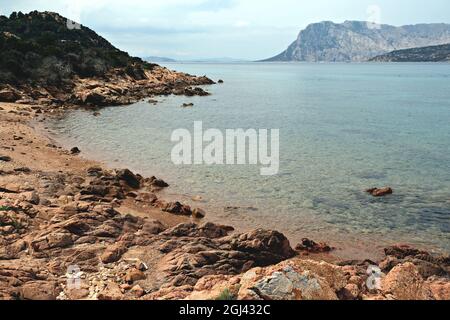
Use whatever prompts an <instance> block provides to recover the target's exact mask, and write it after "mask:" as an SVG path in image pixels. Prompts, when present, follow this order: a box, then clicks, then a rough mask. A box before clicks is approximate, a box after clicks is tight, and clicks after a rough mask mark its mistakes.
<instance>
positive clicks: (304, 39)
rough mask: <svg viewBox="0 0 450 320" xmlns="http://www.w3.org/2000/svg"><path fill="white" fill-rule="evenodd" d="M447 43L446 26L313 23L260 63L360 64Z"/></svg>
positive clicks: (448, 31)
mask: <svg viewBox="0 0 450 320" xmlns="http://www.w3.org/2000/svg"><path fill="white" fill-rule="evenodd" d="M447 43H450V25H449V24H443V23H441V24H417V25H408V26H402V27H394V26H390V25H377V26H375V28H374V27H373V25H370V24H369V23H367V22H363V21H346V22H344V23H342V24H337V23H333V22H330V21H325V22H320V23H314V24H311V25H309V26H308V27H307V28H306V29H305V30H303V31H301V32H300V34H299V36H298V38H297V40H296V41H295V42H294V43H292V44H291V45H290V46H289V47H288V49H287V50H285V51H283V52H282V53H280V54H279V55H277V56H275V57H273V58H270V59H267V60H263V61H309V62H320V61H330V62H361V61H367V60H369V59H371V58H373V57H376V56H378V55H382V54H385V53H388V52H391V51H394V50H401V49H410V48H416V47H426V46H434V45H442V44H447Z"/></svg>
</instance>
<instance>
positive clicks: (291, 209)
mask: <svg viewBox="0 0 450 320" xmlns="http://www.w3.org/2000/svg"><path fill="white" fill-rule="evenodd" d="M164 66H165V67H167V68H170V69H174V70H177V71H182V72H186V73H189V74H195V75H206V76H208V77H210V78H212V79H213V80H216V81H217V80H219V79H222V80H223V81H224V83H223V84H216V85H211V86H205V87H204V89H205V90H207V91H208V92H210V93H211V95H209V96H206V97H185V96H165V97H154V99H156V100H158V103H156V104H154V103H149V102H148V101H147V100H148V99H146V100H143V101H141V102H138V103H136V104H133V105H129V106H123V107H107V108H104V109H102V110H101V111H100V115H99V116H94V115H93V112H92V111H90V110H75V111H71V112H68V113H67V114H66V116H65V117H64V118H63V119H60V120H49V121H50V122H49V123H48V124H47V125H48V126H49V128H50V131H51V133H52V135H54V136H55V137H57V139H58V140H59V141H60V142H61V143H63V144H64V145H65V146H67V147H73V146H77V147H79V148H80V149H81V150H82V154H83V155H84V156H87V157H89V158H93V159H96V160H99V161H102V162H104V163H106V164H107V165H110V166H111V167H127V168H130V169H133V170H135V171H137V172H139V173H141V174H143V175H145V176H152V175H155V176H158V177H160V178H163V179H164V180H165V181H166V182H168V183H169V184H170V188H169V189H167V190H166V191H164V196H165V197H167V198H169V199H174V200H179V201H181V202H183V203H187V204H190V205H191V206H193V207H199V208H203V209H204V210H205V211H206V219H207V220H208V221H213V222H217V223H225V224H230V225H233V226H234V227H236V229H237V230H238V231H242V232H245V231H247V230H251V229H255V228H265V229H274V230H278V231H280V232H283V233H284V234H285V235H286V236H287V237H288V238H289V240H290V241H291V245H292V246H295V245H296V244H297V243H299V242H300V241H301V240H302V239H303V238H310V239H313V240H315V241H317V242H319V241H324V242H327V243H329V244H330V245H332V246H334V247H336V248H337V250H336V253H335V254H336V255H337V256H339V257H341V258H349V259H353V258H361V257H367V258H370V257H377V256H379V255H380V254H381V253H382V248H383V247H385V246H388V245H392V244H398V243H402V244H410V245H414V246H417V247H420V248H424V249H427V250H430V251H433V252H434V251H435V252H441V253H442V252H443V253H449V252H450V64H448V63H447V64H444V63H443V64H440V63H437V64H426V63H423V64H422V63H403V64H395V63H361V64H346V63H322V64H319V63H315V64H310V63H226V64H225V63H224V64H212V63H170V64H165V65H164ZM184 103H193V104H194V105H193V106H192V107H182V105H183V104H184ZM196 121H201V122H202V124H203V129H204V130H206V129H209V128H213V129H219V130H220V131H221V132H225V130H227V129H245V130H248V129H255V130H259V129H269V130H270V129H278V130H279V157H280V161H279V172H278V174H276V175H272V176H262V175H261V174H260V168H261V166H259V165H250V164H247V165H206V164H197V165H195V164H192V165H176V164H174V163H173V161H172V157H171V153H172V149H173V147H174V146H175V143H174V142H173V141H171V136H172V133H173V132H174V130H177V129H181V128H182V129H187V130H189V131H191V132H193V128H194V122H196ZM385 186H389V187H391V188H393V190H394V193H393V194H392V195H389V196H386V197H381V198H374V197H372V196H371V195H369V194H368V193H366V192H365V190H366V189H368V188H372V187H385Z"/></svg>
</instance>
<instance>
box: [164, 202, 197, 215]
mask: <svg viewBox="0 0 450 320" xmlns="http://www.w3.org/2000/svg"><path fill="white" fill-rule="evenodd" d="M162 211H164V212H168V213H172V214H176V215H181V216H190V215H192V211H191V208H190V207H189V206H187V205H182V204H181V203H180V202H178V201H177V202H169V203H167V204H166V205H165V206H163V208H162Z"/></svg>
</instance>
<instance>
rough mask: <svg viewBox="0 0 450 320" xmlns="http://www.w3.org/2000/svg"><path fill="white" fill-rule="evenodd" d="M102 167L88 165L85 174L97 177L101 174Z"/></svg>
mask: <svg viewBox="0 0 450 320" xmlns="http://www.w3.org/2000/svg"><path fill="white" fill-rule="evenodd" d="M102 172H103V169H102V168H100V167H90V168H88V169H87V174H88V176H91V177H98V176H100V175H101V174H102Z"/></svg>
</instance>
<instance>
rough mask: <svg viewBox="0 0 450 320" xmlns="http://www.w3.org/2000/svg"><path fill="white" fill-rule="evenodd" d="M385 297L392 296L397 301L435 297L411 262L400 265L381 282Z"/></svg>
mask: <svg viewBox="0 0 450 320" xmlns="http://www.w3.org/2000/svg"><path fill="white" fill-rule="evenodd" d="M381 290H382V292H383V294H384V295H388V294H391V295H393V297H394V298H395V299H397V300H430V299H432V297H433V295H432V292H431V290H430V287H429V285H427V284H426V283H425V281H424V280H423V278H422V277H421V275H420V274H419V270H417V268H416V266H415V265H414V264H412V263H410V262H407V263H404V264H401V265H398V266H396V267H394V269H392V270H391V272H389V273H388V274H387V275H386V277H385V278H383V279H382V280H381Z"/></svg>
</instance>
